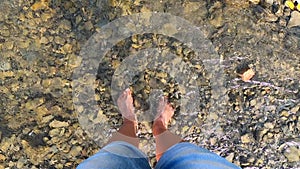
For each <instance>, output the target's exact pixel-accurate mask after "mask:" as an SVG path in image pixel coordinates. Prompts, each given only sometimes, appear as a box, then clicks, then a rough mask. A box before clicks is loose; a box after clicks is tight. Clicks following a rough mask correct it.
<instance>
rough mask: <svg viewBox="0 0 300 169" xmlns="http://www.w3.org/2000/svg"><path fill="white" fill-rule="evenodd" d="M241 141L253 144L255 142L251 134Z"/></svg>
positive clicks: (244, 136) (243, 137)
mask: <svg viewBox="0 0 300 169" xmlns="http://www.w3.org/2000/svg"><path fill="white" fill-rule="evenodd" d="M241 141H242V143H251V142H252V141H253V140H252V136H250V134H245V135H242V137H241Z"/></svg>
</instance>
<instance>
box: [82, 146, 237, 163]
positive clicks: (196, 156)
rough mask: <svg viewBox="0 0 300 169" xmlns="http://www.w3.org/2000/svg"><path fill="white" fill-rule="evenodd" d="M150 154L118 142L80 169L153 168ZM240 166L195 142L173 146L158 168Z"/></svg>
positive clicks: (88, 160) (104, 148) (101, 151)
mask: <svg viewBox="0 0 300 169" xmlns="http://www.w3.org/2000/svg"><path fill="white" fill-rule="evenodd" d="M150 168H151V166H150V164H149V161H148V158H147V156H146V155H145V154H144V153H143V152H141V151H140V150H139V149H138V148H136V147H135V146H133V145H131V144H129V143H127V142H122V141H115V142H112V143H110V144H108V145H107V146H105V147H103V148H102V149H101V150H100V151H99V152H98V153H96V154H95V155H93V156H91V157H89V158H88V159H86V160H85V161H83V162H82V163H81V164H79V166H78V167H77V169H150ZM185 168H188V169H201V168H205V169H211V168H214V169H225V168H228V169H229V168H230V169H238V168H240V167H238V166H236V165H234V164H232V163H230V162H229V161H227V160H226V159H225V158H223V157H221V156H219V155H217V154H215V153H212V152H210V151H209V150H207V149H204V148H201V147H199V146H196V145H194V144H191V143H186V142H183V143H178V144H176V145H174V146H172V147H170V148H169V149H168V150H167V151H166V152H165V153H164V154H163V155H162V157H161V158H160V160H159V161H158V162H157V164H156V166H155V169H185Z"/></svg>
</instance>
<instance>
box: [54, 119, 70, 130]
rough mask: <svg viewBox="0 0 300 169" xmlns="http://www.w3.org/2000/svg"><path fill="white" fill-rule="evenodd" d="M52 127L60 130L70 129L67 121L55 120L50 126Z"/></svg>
mask: <svg viewBox="0 0 300 169" xmlns="http://www.w3.org/2000/svg"><path fill="white" fill-rule="evenodd" d="M49 126H50V127H53V128H59V127H68V126H69V123H68V122H65V121H58V120H53V121H52V122H51V123H50V124H49Z"/></svg>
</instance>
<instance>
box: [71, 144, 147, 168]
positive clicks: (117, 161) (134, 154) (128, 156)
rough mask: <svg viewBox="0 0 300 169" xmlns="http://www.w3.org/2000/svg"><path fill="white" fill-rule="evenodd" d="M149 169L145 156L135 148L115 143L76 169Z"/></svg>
mask: <svg viewBox="0 0 300 169" xmlns="http://www.w3.org/2000/svg"><path fill="white" fill-rule="evenodd" d="M99 168H109V169H119V168H123V169H132V168H136V169H150V168H151V167H150V164H149V161H148V158H147V156H146V155H145V154H144V153H143V152H141V151H140V150H139V149H138V148H136V147H135V146H133V145H131V144H129V143H127V142H123V141H115V142H112V143H110V144H108V145H106V146H105V147H103V148H102V149H101V150H100V151H99V152H98V153H96V154H94V155H93V156H91V157H89V158H88V159H86V160H84V161H83V162H82V163H80V165H79V166H77V168H76V169H99Z"/></svg>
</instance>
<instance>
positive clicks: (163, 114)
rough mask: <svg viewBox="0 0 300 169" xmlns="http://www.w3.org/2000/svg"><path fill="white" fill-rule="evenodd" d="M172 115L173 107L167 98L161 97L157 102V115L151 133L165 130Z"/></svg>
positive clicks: (155, 133)
mask: <svg viewBox="0 0 300 169" xmlns="http://www.w3.org/2000/svg"><path fill="white" fill-rule="evenodd" d="M173 115H174V109H173V107H172V106H171V104H170V103H168V99H167V98H165V97H161V98H160V100H159V103H158V108H157V115H156V118H155V120H154V123H153V134H154V135H157V134H160V132H159V131H162V130H166V129H167V128H168V123H169V121H170V120H171V118H172V117H173Z"/></svg>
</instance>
